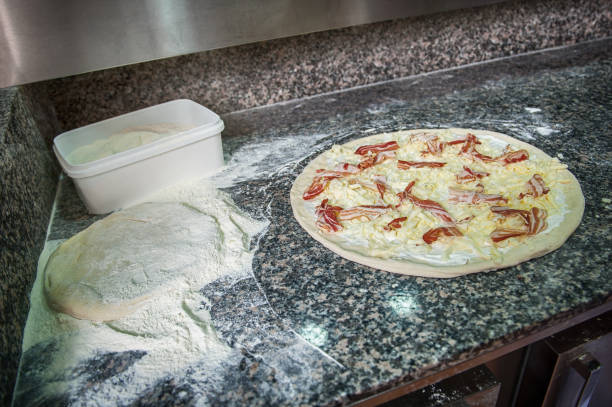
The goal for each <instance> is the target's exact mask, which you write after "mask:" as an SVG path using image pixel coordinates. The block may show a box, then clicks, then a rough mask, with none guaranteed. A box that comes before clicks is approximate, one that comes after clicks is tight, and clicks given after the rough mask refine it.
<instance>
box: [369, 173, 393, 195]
mask: <svg viewBox="0 0 612 407" xmlns="http://www.w3.org/2000/svg"><path fill="white" fill-rule="evenodd" d="M372 180H373V181H374V185H376V189H377V190H378V193H379V194H380V199H385V192H386V191H387V189H391V188H390V187H389V185H387V177H385V176H384V175H374V177H373V178H372Z"/></svg>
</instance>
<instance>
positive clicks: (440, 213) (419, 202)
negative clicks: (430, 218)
mask: <svg viewBox="0 0 612 407" xmlns="http://www.w3.org/2000/svg"><path fill="white" fill-rule="evenodd" d="M414 184H415V181H412V182H410V184H408V186H407V187H406V188H405V189H404V190H403V191H402V192H400V193H398V194H397V196H398V197H399V199H400V203H399V204H398V205H397V206H398V207H399V206H400V205H401V204H402V202H403V201H405V200H409V201H410V202H412V204H413V205H415V206H418V207H419V208H422V209H424V210H426V211H428V212H430V213H431V214H432V215H434V216H436V217H437V218H439V219H442V220H443V221H444V222H448V223H452V224H454V223H455V220H454V219H453V217H452V216H451V215H450V214H449V213H448V212H447V211H446V209H444V208H443V207H442V205H440V204H439V203H437V202H436V201H432V200H429V199H420V198H417V197H416V196H414V195H412V194H411V193H410V190H411V189H412V187H413V186H414Z"/></svg>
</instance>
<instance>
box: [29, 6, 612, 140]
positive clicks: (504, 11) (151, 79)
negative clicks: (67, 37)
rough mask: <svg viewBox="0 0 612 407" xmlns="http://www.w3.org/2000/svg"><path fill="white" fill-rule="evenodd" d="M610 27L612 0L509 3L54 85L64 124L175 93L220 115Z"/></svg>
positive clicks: (582, 37)
mask: <svg viewBox="0 0 612 407" xmlns="http://www.w3.org/2000/svg"><path fill="white" fill-rule="evenodd" d="M610 35H612V12H611V11H610V3H609V1H607V0H537V1H533V0H530V1H527V0H524V1H509V2H505V3H501V4H497V5H491V6H486V7H481V8H474V9H465V10H457V11H453V12H448V13H440V14H435V15H430V16H423V17H417V18H408V19H402V20H396V21H390V22H383V23H376V24H369V25H363V26H359V27H352V28H347V29H341V30H333V31H326V32H320V33H314V34H309V35H303V36H298V37H292V38H287V39H279V40H274V41H268V42H263V43H256V44H250V45H244V46H240V47H232V48H227V49H220V50H214V51H209V52H203V53H198V54H192V55H186V56H181V57H178V58H170V59H165V60H159V61H154V62H149V63H143V64H137V65H132V66H127V67H121V68H116V69H111V70H105V71H100V72H94V73H89V74H84V75H78V76H74V77H69V78H64V79H58V80H53V81H49V82H45V83H42V84H36V85H33V86H34V87H48V89H49V93H50V95H51V96H52V99H53V103H54V104H55V107H56V109H57V112H58V117H59V119H60V121H61V123H62V125H63V126H64V128H65V129H66V130H68V129H71V128H76V127H79V126H82V125H84V124H88V123H92V122H96V121H99V120H101V119H105V118H108V117H112V116H115V115H118V114H121V113H126V112H129V111H132V110H136V109H139V108H142V107H146V106H150V105H154V104H157V103H161V102H165V101H168V100H171V99H177V98H188V99H192V100H195V101H197V102H199V103H201V104H202V105H204V106H207V107H209V108H211V109H212V110H213V111H215V112H218V113H227V112H232V111H236V110H239V109H245V108H252V107H255V106H261V105H267V104H270V103H275V102H280V101H286V100H291V99H296V98H301V97H304V96H309V95H317V94H321V93H323V92H329V91H336V90H339V89H346V88H349V87H354V86H358V85H364V84H371V83H375V82H379V81H383V80H389V79H396V78H400V77H404V76H407V75H413V74H418V73H422V72H431V71H435V70H438V69H442V68H449V67H454V66H458V65H463V64H468V63H472V62H478V61H485V60H489V59H492V58H496V57H502V56H508V55H515V54H518V53H521V52H526V51H531V50H537V49H543V48H548V47H553V46H559V45H568V44H575V43H578V42H583V41H587V40H592V39H596V38H603V37H606V36H610Z"/></svg>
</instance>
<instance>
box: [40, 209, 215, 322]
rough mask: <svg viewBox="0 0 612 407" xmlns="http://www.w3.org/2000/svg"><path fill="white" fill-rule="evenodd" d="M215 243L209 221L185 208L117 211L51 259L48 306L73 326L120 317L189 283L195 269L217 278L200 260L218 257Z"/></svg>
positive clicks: (64, 245)
mask: <svg viewBox="0 0 612 407" xmlns="http://www.w3.org/2000/svg"><path fill="white" fill-rule="evenodd" d="M219 236H220V231H219V226H218V224H217V222H216V221H215V219H214V218H213V217H211V216H209V215H206V214H204V213H202V212H200V211H198V210H196V209H194V208H191V207H189V206H187V205H184V204H179V203H146V204H141V205H138V206H135V207H132V208H129V209H125V210H122V211H119V212H115V213H113V214H111V215H109V216H107V217H106V218H104V219H102V220H99V221H97V222H95V223H94V224H92V225H91V226H89V227H88V228H87V229H85V230H83V231H81V232H79V233H78V234H76V235H75V236H73V237H71V238H70V239H68V240H66V241H65V242H63V243H62V244H61V245H60V246H59V247H58V248H57V249H56V250H55V252H53V254H52V255H51V256H50V258H49V261H48V262H47V265H46V267H45V271H44V287H43V290H44V295H45V298H46V300H47V304H48V305H49V307H50V308H51V309H53V310H55V311H59V312H63V313H65V314H68V315H72V316H73V317H75V318H79V319H89V320H92V321H111V320H115V319H119V318H122V317H124V316H126V315H128V314H130V313H132V312H134V311H136V310H137V309H138V308H139V307H140V306H141V305H142V303H144V302H145V301H147V300H149V299H151V298H154V297H155V292H156V291H157V290H159V289H163V287H164V286H166V285H168V283H170V282H171V281H175V280H177V279H181V278H182V279H185V280H188V276H189V275H190V273H192V272H194V270H195V272H198V273H215V272H216V270H214V269H212V268H211V267H212V264H213V263H214V262H212V261H210V262H208V264H207V263H206V262H205V263H204V264H203V262H202V260H201V259H202V258H206V257H205V256H206V253H211V252H213V253H214V252H215V251H218V248H217V245H218V242H219ZM209 268H210V270H208V269H209ZM186 283H187V284H188V283H189V281H186Z"/></svg>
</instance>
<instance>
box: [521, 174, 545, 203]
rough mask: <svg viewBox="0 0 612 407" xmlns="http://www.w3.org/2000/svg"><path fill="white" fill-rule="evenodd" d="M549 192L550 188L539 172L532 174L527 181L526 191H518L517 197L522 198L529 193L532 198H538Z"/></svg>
mask: <svg viewBox="0 0 612 407" xmlns="http://www.w3.org/2000/svg"><path fill="white" fill-rule="evenodd" d="M549 192H550V189H548V187H547V186H546V184H545V183H544V180H543V179H542V176H541V175H540V174H534V175H533V177H531V179H530V180H529V181H527V192H526V193H520V194H519V199H523V197H524V196H527V195H531V196H533V197H534V198H539V197H541V196H543V195H546V194H547V193H549Z"/></svg>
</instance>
